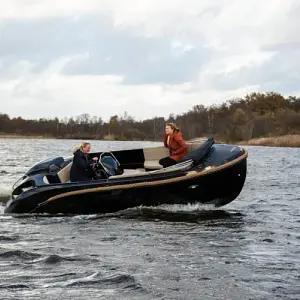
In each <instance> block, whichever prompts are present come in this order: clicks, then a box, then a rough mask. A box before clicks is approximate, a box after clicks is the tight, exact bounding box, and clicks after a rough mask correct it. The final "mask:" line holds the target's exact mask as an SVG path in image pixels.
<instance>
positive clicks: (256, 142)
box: [0, 133, 300, 148]
mask: <svg viewBox="0 0 300 300" xmlns="http://www.w3.org/2000/svg"><path fill="white" fill-rule="evenodd" d="M0 139H26V140H28V139H33V140H36V139H44V140H47V139H55V140H61V139H65V140H71V139H73V140H84V139H82V138H79V137H72V138H63V137H53V136H46V135H21V134H5V133H0ZM206 139H207V138H205V137H198V138H193V139H190V140H188V142H195V141H203V142H204V141H205V140H206ZM88 140H91V141H93V140H99V139H97V138H89V139H88ZM102 140H103V141H128V142H130V141H131V140H120V139H102ZM132 141H133V140H132ZM135 141H136V140H135ZM139 141H143V140H139ZM221 141H222V140H221ZM147 142H149V141H148V140H147ZM152 142H159V141H152ZM225 143H226V144H235V145H244V146H267V147H294V148H299V147H300V134H289V135H282V136H271V137H261V138H254V139H250V140H243V141H228V142H225Z"/></svg>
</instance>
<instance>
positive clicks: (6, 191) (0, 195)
mask: <svg viewBox="0 0 300 300" xmlns="http://www.w3.org/2000/svg"><path fill="white" fill-rule="evenodd" d="M10 194H11V189H10V188H4V187H0V202H5V201H7V200H8V198H9V196H10Z"/></svg>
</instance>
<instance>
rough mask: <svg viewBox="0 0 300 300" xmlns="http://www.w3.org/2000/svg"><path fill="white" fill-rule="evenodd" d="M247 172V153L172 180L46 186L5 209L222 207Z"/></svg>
mask: <svg viewBox="0 0 300 300" xmlns="http://www.w3.org/2000/svg"><path fill="white" fill-rule="evenodd" d="M246 173H247V161H246V155H245V157H244V158H242V159H241V158H240V159H238V161H237V162H232V163H231V164H228V165H227V166H224V167H222V168H216V170H213V171H210V172H204V173H203V172H202V171H201V170H197V169H193V170H191V171H190V172H187V173H186V174H185V175H184V174H177V175H175V176H174V175H172V177H170V179H169V180H168V178H166V177H163V178H159V177H157V179H156V180H154V181H153V180H151V181H150V180H149V181H145V179H139V178H136V179H134V180H131V181H130V182H129V181H126V180H124V179H123V180H116V181H112V182H111V183H107V182H102V183H95V182H91V183H90V184H87V183H82V184H65V185H61V184H60V185H51V186H48V187H47V186H43V187H39V188H36V189H34V190H31V191H28V192H25V193H23V194H22V195H20V196H19V197H18V198H17V199H11V200H10V201H9V203H8V204H7V207H6V209H5V212H6V213H49V214H58V213H62V214H96V213H112V212H116V211H120V210H124V209H127V208H132V207H138V206H157V205H161V204H189V203H191V204H193V203H200V204H212V205H215V206H216V207H220V206H224V205H226V204H228V203H230V202H231V201H233V200H234V199H236V198H237V197H238V195H239V194H240V192H241V190H242V188H243V185H244V182H245V179H246ZM189 174H192V176H189ZM176 178H177V179H176ZM145 182H146V183H145ZM49 199H50V200H51V199H52V200H53V201H49Z"/></svg>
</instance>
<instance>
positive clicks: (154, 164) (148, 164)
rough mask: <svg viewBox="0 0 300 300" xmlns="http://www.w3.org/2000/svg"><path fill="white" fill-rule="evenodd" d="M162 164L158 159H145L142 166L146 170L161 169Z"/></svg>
mask: <svg viewBox="0 0 300 300" xmlns="http://www.w3.org/2000/svg"><path fill="white" fill-rule="evenodd" d="M162 167H163V166H162V165H160V164H159V162H158V160H147V161H145V163H144V168H145V169H147V170H158V169H162Z"/></svg>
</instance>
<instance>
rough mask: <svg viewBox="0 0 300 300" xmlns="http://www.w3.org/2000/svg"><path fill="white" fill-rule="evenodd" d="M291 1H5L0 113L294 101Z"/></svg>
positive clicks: (173, 109) (141, 114)
mask: <svg viewBox="0 0 300 300" xmlns="http://www.w3.org/2000/svg"><path fill="white" fill-rule="evenodd" d="M299 13H300V3H298V1H297V0H274V1H272V3H270V2H268V1H265V2H261V1H258V0H253V1H251V2H249V3H248V2H242V1H239V0H215V1H209V0H203V1H200V0H197V1H196V0H185V1H183V0H173V1H171V0H160V1H157V0H152V1H150V0H131V1H128V2H126V1H122V0H119V1H117V0H103V1H97V0H72V1H71V0H64V1H61V0H60V1H57V0H51V1H50V0H49V1H48V0H45V1H38V0H30V1H22V0H11V1H7V3H6V4H5V5H2V9H1V11H0V102H1V111H2V112H6V113H9V114H11V115H23V116H27V117H42V116H61V117H63V116H72V115H76V114H80V113H83V112H88V113H90V114H96V115H101V116H103V117H104V118H108V117H109V116H110V115H113V114H115V113H118V114H120V113H122V112H123V111H124V110H127V111H128V112H129V113H130V114H132V115H134V116H136V117H138V118H147V117H153V116H155V115H163V116H167V115H168V114H170V113H175V114H176V113H181V112H184V111H187V110H188V109H189V108H191V106H192V105H195V104H205V105H209V104H212V103H216V102H222V101H224V100H227V99H230V98H233V97H237V96H243V95H244V94H245V93H247V92H251V91H267V90H277V91H279V92H283V93H285V94H286V93H289V92H290V93H296V92H295V91H297V90H298V86H297V84H298V83H297V82H299V71H298V70H299V68H300V60H299V58H300V50H299V44H300V38H299V34H298V29H297V28H299V26H300V19H299V18H298V16H299Z"/></svg>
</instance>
